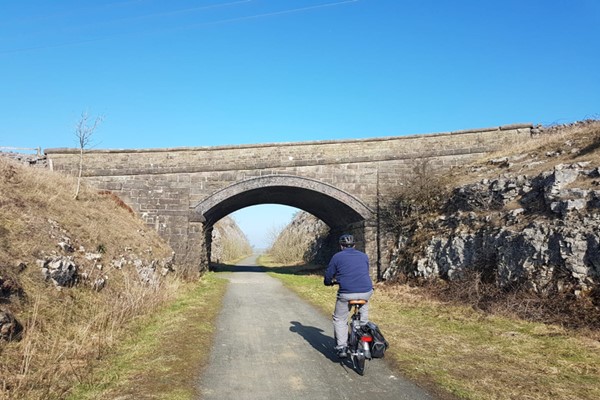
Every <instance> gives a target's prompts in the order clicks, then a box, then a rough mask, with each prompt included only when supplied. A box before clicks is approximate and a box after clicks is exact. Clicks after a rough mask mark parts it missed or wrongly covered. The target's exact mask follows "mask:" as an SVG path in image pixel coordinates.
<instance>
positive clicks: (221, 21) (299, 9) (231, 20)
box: [0, 0, 359, 55]
mask: <svg viewBox="0 0 600 400" xmlns="http://www.w3.org/2000/svg"><path fill="white" fill-rule="evenodd" d="M141 1H143V0H141ZM251 1H253V0H238V1H233V2H228V3H221V4H213V5H207V6H201V7H193V8H188V9H181V10H174V11H166V12H162V13H157V14H148V15H142V16H138V17H130V18H123V19H120V20H116V22H124V21H130V20H136V19H146V18H152V17H161V16H167V15H176V14H182V13H186V12H193V11H201V10H208V9H212V8H218V7H226V6H235V5H240V4H243V3H248V2H251ZM358 1H359V0H340V1H333V2H331V1H330V2H327V3H320V4H315V5H311V6H305V7H296V8H290V9H284V10H280V11H270V12H265V13H259V14H253V15H246V16H241V17H234V18H224V19H219V20H215V21H208V22H202V23H197V24H188V25H185V26H181V27H177V28H171V29H159V30H155V31H153V32H152V33H160V32H173V31H180V30H188V29H197V28H201V27H205V26H211V25H218V24H228V23H234V22H240V21H247V20H252V19H259V18H268V17H275V16H280V15H289V14H294V13H299V12H305V11H311V10H316V9H321V8H327V7H335V6H340V5H344V4H349V3H356V2H358ZM128 3H133V1H131V2H130V1H127V2H121V3H113V4H114V5H119V4H128ZM111 22H115V21H114V20H113V21H111ZM143 34H145V33H144V32H134V33H116V34H113V35H105V36H103V37H97V38H91V39H80V40H75V41H71V42H64V43H56V44H46V45H39V46H31V47H21V48H17V49H8V50H0V55H7V54H14V53H21V52H26V51H33V50H44V49H51V48H59V47H67V46H75V45H80V44H87V43H94V42H99V41H104V40H110V39H114V38H116V37H125V36H136V35H143Z"/></svg>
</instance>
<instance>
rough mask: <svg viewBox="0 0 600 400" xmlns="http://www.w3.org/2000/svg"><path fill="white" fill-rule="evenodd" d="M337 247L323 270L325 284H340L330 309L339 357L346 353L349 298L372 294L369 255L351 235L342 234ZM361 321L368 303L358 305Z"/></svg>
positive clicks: (366, 317)
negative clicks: (357, 247) (359, 306)
mask: <svg viewBox="0 0 600 400" xmlns="http://www.w3.org/2000/svg"><path fill="white" fill-rule="evenodd" d="M339 244H340V251H339V252H337V253H336V254H334V256H333V257H332V258H331V261H330V262H329V266H328V267H327V270H326V271H325V280H324V283H325V285H326V286H331V285H334V284H335V283H336V282H337V283H338V284H339V289H338V293H337V300H336V303H335V310H334V312H333V330H334V333H335V340H336V347H335V349H336V351H337V353H338V356H339V357H340V358H345V357H347V349H348V343H347V342H348V325H347V321H348V314H349V308H348V301H349V300H356V299H363V300H369V299H370V298H371V295H372V294H373V281H372V280H371V275H370V274H369V257H368V256H367V255H366V254H365V253H363V252H362V251H359V250H356V249H355V248H354V245H355V242H354V237H353V236H352V235H348V234H344V235H342V236H341V237H340V239H339ZM360 315H361V318H360V320H361V324H365V323H367V322H368V320H369V319H368V317H369V303H366V304H365V305H364V306H362V308H361V314H360Z"/></svg>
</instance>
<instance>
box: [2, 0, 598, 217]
mask: <svg viewBox="0 0 600 400" xmlns="http://www.w3.org/2000/svg"><path fill="white" fill-rule="evenodd" d="M599 70H600V1H597V0H569V1H567V0H502V1H499V0H468V1H467V0H465V1H461V0H454V1H449V0H448V1H442V0H439V1H433V0H408V1H402V0H357V1H351V0H348V1H343V0H339V1H336V0H331V1H328V0H240V1H235V0H232V1H227V0H196V1H192V0H187V1H186V0H171V1H168V2H167V1H162V0H129V1H128V0H123V1H119V0H112V1H91V0H87V1H83V0H80V1H58V0H57V1H45V0H44V1H42V0H35V1H34V0H31V1H28V0H20V1H8V0H4V1H1V2H0V115H1V118H0V146H17V147H37V146H41V147H42V148H52V147H76V146H77V144H76V142H75V136H74V133H73V132H74V125H75V123H76V122H77V120H78V119H79V116H80V114H81V112H82V111H84V110H87V111H88V112H89V113H90V114H91V115H97V114H103V115H105V117H106V118H105V121H104V122H103V123H102V125H101V126H100V127H99V128H98V130H97V131H96V133H95V134H94V146H95V147H96V148H152V147H179V146H214V145H229V144H242V143H266V142H288V141H305V140H322V139H346V138H366V137H379V136H397V135H406V134H417V133H431V132H442V131H452V130H461V129H468V128H481V127H489V126H497V125H503V124H511V123H519V122H532V123H535V124H553V123H566V122H572V121H575V120H580V119H586V118H599V117H600V73H599V72H598V71H599ZM277 225H278V224H277Z"/></svg>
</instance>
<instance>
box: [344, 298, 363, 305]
mask: <svg viewBox="0 0 600 400" xmlns="http://www.w3.org/2000/svg"><path fill="white" fill-rule="evenodd" d="M348 304H349V305H351V306H355V305H356V306H364V305H365V304H367V300H362V299H358V300H348Z"/></svg>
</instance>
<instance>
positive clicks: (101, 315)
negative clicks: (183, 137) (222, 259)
mask: <svg viewBox="0 0 600 400" xmlns="http://www.w3.org/2000/svg"><path fill="white" fill-rule="evenodd" d="M74 188H75V182H74V179H72V178H69V177H65V176H62V175H59V174H56V173H52V172H50V171H47V170H39V169H32V168H27V167H24V166H22V165H20V164H17V163H14V162H10V161H7V160H4V159H3V158H0V283H2V285H1V290H0V309H1V310H2V311H3V312H9V313H11V314H12V315H14V318H16V319H17V320H18V321H19V322H20V323H21V324H22V326H23V331H22V332H21V333H20V334H19V337H18V338H15V339H18V340H12V341H6V340H0V399H27V400H37V399H40V400H41V399H44V400H48V399H65V398H71V399H86V398H87V399H92V398H93V399H111V398H121V399H125V398H131V399H133V398H135V399H144V398H163V399H192V398H195V396H196V393H195V390H196V389H195V386H196V382H195V379H196V378H197V375H198V374H199V372H200V367H201V366H202V365H203V363H204V362H206V360H207V359H208V355H209V352H208V349H209V348H210V345H209V343H210V341H211V340H212V329H213V326H214V324H213V319H214V317H215V316H216V313H217V311H218V310H219V309H220V305H221V302H220V299H221V296H222V295H223V293H224V287H225V281H222V280H220V279H217V278H216V277H215V276H214V275H213V274H208V275H206V276H204V277H203V278H202V279H201V280H196V279H191V280H190V279H189V278H193V276H194V272H193V271H187V270H185V269H183V268H180V267H178V266H177V265H175V266H173V267H172V268H173V269H174V270H171V271H170V272H169V273H168V274H167V275H166V276H163V274H162V273H161V267H160V266H161V265H163V264H162V262H163V261H162V260H165V259H168V258H170V256H171V253H172V249H171V248H170V247H169V246H168V245H167V244H166V243H165V242H164V241H163V240H161V239H160V238H159V237H158V234H157V233H156V232H155V231H153V230H152V229H149V228H148V227H147V226H145V225H144V223H143V222H142V221H141V220H140V219H139V218H137V217H136V216H135V215H134V213H133V212H132V211H131V209H129V208H128V207H127V206H126V205H125V204H123V202H121V201H120V200H119V199H118V198H117V197H116V196H114V195H112V194H111V193H108V192H104V193H98V192H97V191H95V190H93V189H92V188H88V187H83V188H82V191H81V192H80V195H79V197H78V200H74V199H73V191H74ZM59 242H67V243H68V244H70V245H71V247H72V249H71V250H64V249H61V248H60V247H59V246H58V243H59ZM89 253H93V254H97V255H99V257H100V259H95V258H94V259H90V258H87V257H86V254H89ZM58 256H60V257H66V258H69V259H71V260H73V261H74V262H75V263H76V264H77V265H78V276H79V279H78V281H77V283H75V284H74V285H72V286H67V287H62V288H57V287H55V285H54V284H52V283H51V282H50V281H47V280H45V279H44V277H43V275H42V270H41V268H40V266H38V262H37V260H46V259H48V258H49V257H52V258H55V257H58ZM114 261H117V262H118V265H119V266H115V264H113V262H114ZM138 262H140V263H141V264H142V265H144V266H146V267H147V268H152V266H156V265H158V269H157V270H156V271H155V274H153V278H152V280H151V281H149V282H148V281H146V280H144V279H142V276H141V275H140V274H139V273H138V271H137V268H136V266H135V264H136V263H138ZM196 275H197V272H196ZM100 278H103V279H104V280H105V286H104V287H103V288H102V289H101V290H100V289H98V288H94V287H93V286H92V284H93V282H94V281H95V280H96V279H100Z"/></svg>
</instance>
